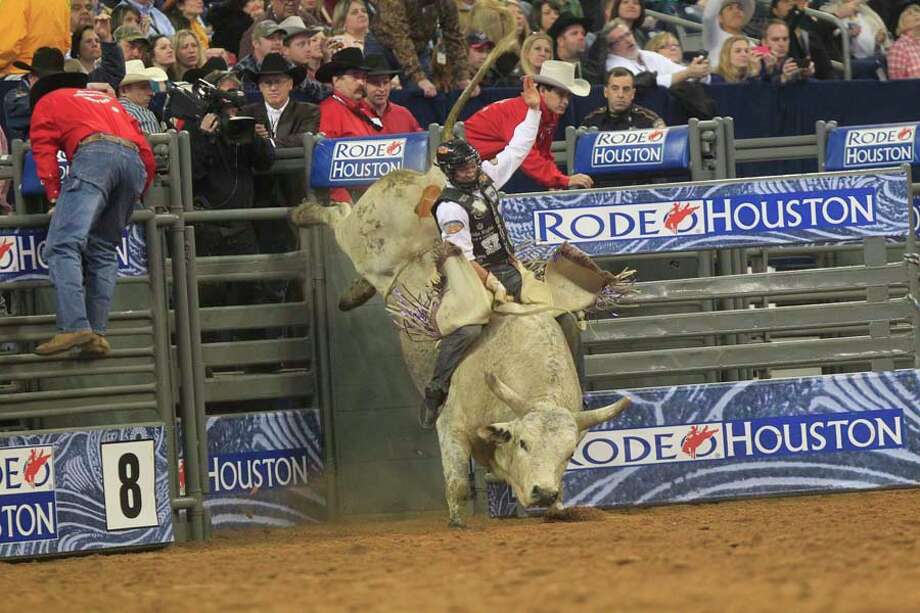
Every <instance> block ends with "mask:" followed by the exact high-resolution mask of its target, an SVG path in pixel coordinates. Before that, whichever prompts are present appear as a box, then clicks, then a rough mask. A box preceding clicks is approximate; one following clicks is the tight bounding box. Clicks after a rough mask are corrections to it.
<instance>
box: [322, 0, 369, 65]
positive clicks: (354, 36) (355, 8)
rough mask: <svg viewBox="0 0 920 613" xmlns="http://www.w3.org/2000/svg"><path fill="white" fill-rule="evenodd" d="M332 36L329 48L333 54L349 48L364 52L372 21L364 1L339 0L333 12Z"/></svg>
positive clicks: (328, 44)
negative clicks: (333, 33) (333, 34)
mask: <svg viewBox="0 0 920 613" xmlns="http://www.w3.org/2000/svg"><path fill="white" fill-rule="evenodd" d="M332 22H333V23H332V31H333V32H335V36H332V37H331V38H329V40H328V41H327V46H328V48H329V49H330V50H331V52H332V53H335V52H336V51H339V50H341V49H345V48H347V47H357V48H358V49H360V50H361V51H364V40H365V39H366V38H367V31H368V28H369V26H370V20H369V19H368V16H367V5H366V4H365V3H364V0H339V2H338V3H337V4H336V5H335V10H334V11H333V12H332Z"/></svg>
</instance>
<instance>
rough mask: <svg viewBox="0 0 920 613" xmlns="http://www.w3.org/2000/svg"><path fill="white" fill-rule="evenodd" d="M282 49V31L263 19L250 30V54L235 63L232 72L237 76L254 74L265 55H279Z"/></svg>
mask: <svg viewBox="0 0 920 613" xmlns="http://www.w3.org/2000/svg"><path fill="white" fill-rule="evenodd" d="M241 46H242V45H241ZM282 49H284V30H282V29H281V26H279V25H278V24H277V23H275V22H274V21H272V20H270V19H264V20H262V21H260V22H259V23H257V24H256V26H255V29H253V30H252V54H251V55H247V56H245V57H244V58H242V59H241V60H240V61H239V62H237V64H236V66H234V67H233V71H234V72H236V73H237V74H244V73H248V74H255V73H257V72H259V67H260V66H261V65H262V60H263V59H265V56H266V55H268V54H269V53H281V51H282Z"/></svg>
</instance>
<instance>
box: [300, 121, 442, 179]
mask: <svg viewBox="0 0 920 613" xmlns="http://www.w3.org/2000/svg"><path fill="white" fill-rule="evenodd" d="M399 168H408V169H411V170H418V171H421V172H425V171H427V170H428V132H413V133H410V134H388V135H386V136H357V137H349V138H324V139H322V140H321V141H319V142H318V143H316V146H315V147H314V148H313V161H312V169H311V171H310V184H311V185H312V186H313V187H364V186H368V185H370V184H371V183H373V182H374V181H376V180H377V179H379V178H380V177H382V176H384V175H385V174H387V173H388V172H390V171H391V170H397V169H399Z"/></svg>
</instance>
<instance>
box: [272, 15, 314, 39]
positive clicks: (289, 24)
mask: <svg viewBox="0 0 920 613" xmlns="http://www.w3.org/2000/svg"><path fill="white" fill-rule="evenodd" d="M278 29H279V30H284V40H288V39H289V38H293V37H294V36H297V35H298V34H302V33H303V32H306V31H307V24H305V23H304V22H303V19H301V18H300V17H298V16H297V15H291V16H290V17H288V18H287V19H285V20H284V21H282V22H281V23H279V24H278Z"/></svg>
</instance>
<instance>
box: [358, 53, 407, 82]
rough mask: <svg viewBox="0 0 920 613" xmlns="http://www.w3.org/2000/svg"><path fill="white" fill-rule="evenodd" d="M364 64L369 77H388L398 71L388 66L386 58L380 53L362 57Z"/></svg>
mask: <svg viewBox="0 0 920 613" xmlns="http://www.w3.org/2000/svg"><path fill="white" fill-rule="evenodd" d="M364 64H365V66H366V67H367V76H369V77H384V76H386V77H390V76H393V75H395V74H399V71H398V70H396V69H395V68H393V67H392V66H390V63H389V62H388V61H387V58H385V57H384V56H382V55H369V56H367V57H366V58H364Z"/></svg>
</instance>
